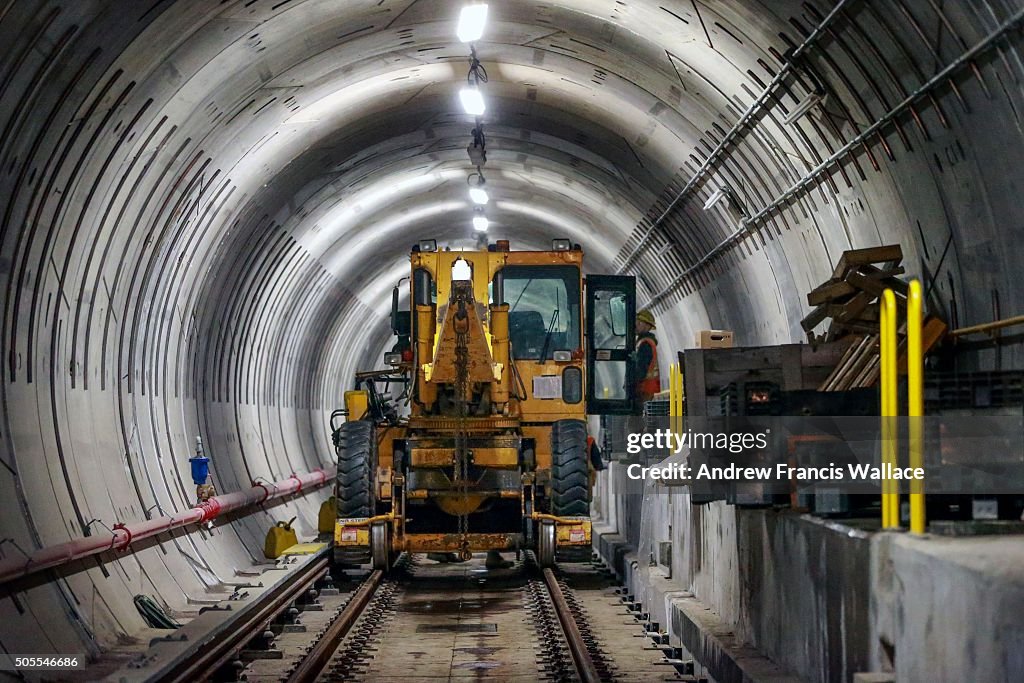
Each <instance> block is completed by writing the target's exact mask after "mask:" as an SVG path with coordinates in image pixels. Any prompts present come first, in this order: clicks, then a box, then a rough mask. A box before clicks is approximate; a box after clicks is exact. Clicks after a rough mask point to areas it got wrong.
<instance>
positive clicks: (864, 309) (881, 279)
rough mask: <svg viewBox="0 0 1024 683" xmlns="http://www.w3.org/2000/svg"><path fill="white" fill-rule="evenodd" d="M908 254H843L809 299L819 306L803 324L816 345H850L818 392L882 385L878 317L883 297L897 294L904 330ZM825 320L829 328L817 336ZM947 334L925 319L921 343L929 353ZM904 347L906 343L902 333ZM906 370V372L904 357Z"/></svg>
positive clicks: (889, 249) (894, 250)
mask: <svg viewBox="0 0 1024 683" xmlns="http://www.w3.org/2000/svg"><path fill="white" fill-rule="evenodd" d="M902 262H903V250H902V249H901V248H900V245H898V244H889V245H885V246H881V247H869V248H867V249H853V250H851V251H846V252H843V255H842V257H841V258H840V259H839V263H838V264H836V267H835V270H834V271H833V272H832V277H830V278H829V279H828V280H827V281H825V282H824V283H822V284H821V285H819V286H818V287H815V288H814V289H813V290H812V291H811V292H810V293H809V294H808V295H807V303H808V304H809V305H811V306H813V307H814V310H813V311H811V313H810V315H808V316H807V317H806V318H804V319H803V320H802V321H801V322H800V325H801V327H803V329H804V332H805V333H806V334H807V339H808V341H810V342H811V344H813V345H817V344H820V343H823V342H839V343H843V344H846V345H847V346H846V350H845V351H844V353H843V356H842V358H841V359H840V361H839V364H838V365H837V366H836V367H835V369H834V370H833V371H832V373H831V374H830V375H829V376H828V377H827V378H826V379H825V381H824V382H823V383H822V384H821V386H820V387H818V390H819V391H845V390H847V389H856V388H861V387H869V386H873V385H875V384H876V383H877V382H878V375H879V356H878V337H879V312H880V308H881V306H880V301H881V297H882V292H884V291H885V290H886V289H891V290H892V291H893V293H894V294H895V295H896V307H897V314H896V319H897V320H898V321H899V325H900V326H901V328H902V326H903V324H904V321H905V320H906V306H907V291H908V285H907V283H906V282H904V281H903V280H901V279H899V277H898V276H899V275H902V274H903V273H904V272H905V270H904V268H903V266H902V265H900V264H901V263H902ZM826 320H828V321H829V325H828V329H827V330H826V331H825V332H824V333H822V334H817V333H815V331H814V330H815V329H816V328H817V327H818V326H819V325H820V324H821V323H823V322H825V321H826ZM945 332H946V325H945V324H944V323H943V322H942V321H941V320H939V319H938V318H935V317H934V316H926V318H925V321H924V327H923V329H922V335H921V336H922V342H923V347H924V351H925V352H926V353H927V351H928V349H930V348H931V347H932V346H933V345H934V344H935V343H936V342H937V341H938V340H939V339H940V338H941V337H942V335H944V334H945ZM899 334H900V339H899V344H900V348H901V349H902V347H903V345H904V342H905V340H904V339H903V332H902V329H901V330H900V333H899ZM900 362H901V365H902V366H903V367H906V359H905V358H903V357H902V350H901V358H900Z"/></svg>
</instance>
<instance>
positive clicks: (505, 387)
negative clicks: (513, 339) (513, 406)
mask: <svg viewBox="0 0 1024 683" xmlns="http://www.w3.org/2000/svg"><path fill="white" fill-rule="evenodd" d="M490 327H491V354H492V357H493V359H494V362H495V363H500V364H501V377H500V379H498V381H497V382H495V383H494V384H492V385H491V402H492V403H497V404H499V405H501V404H505V403H508V393H509V387H510V386H511V377H512V368H511V360H510V358H509V338H508V304H503V305H501V306H498V305H492V306H491V325H490Z"/></svg>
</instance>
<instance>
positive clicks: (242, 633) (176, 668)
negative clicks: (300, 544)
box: [149, 549, 330, 683]
mask: <svg viewBox="0 0 1024 683" xmlns="http://www.w3.org/2000/svg"><path fill="white" fill-rule="evenodd" d="M328 552H329V549H328V550H325V551H321V557H319V558H318V559H316V560H314V561H311V562H309V563H308V564H307V565H306V566H304V567H301V568H300V569H296V570H295V571H294V572H292V574H291V575H289V576H288V578H286V579H284V580H282V581H281V583H280V585H279V586H276V587H275V588H274V589H273V590H272V591H269V592H268V593H266V594H265V595H263V596H261V597H260V602H259V605H258V607H257V608H256V609H254V610H251V613H246V614H245V615H244V616H243V617H241V618H240V619H239V620H238V621H233V622H232V623H231V624H230V628H227V629H224V630H221V631H220V632H217V633H211V634H210V635H209V637H208V638H207V639H206V640H204V641H203V642H199V643H197V644H196V646H195V647H194V648H193V650H192V652H190V653H189V655H188V656H187V657H186V658H185V660H184V661H182V660H178V661H175V662H173V666H171V667H170V670H169V671H165V672H161V673H159V674H157V675H156V676H154V677H152V678H150V679H149V680H150V681H154V682H157V681H158V682H160V683H178V682H179V681H180V682H181V683H194V681H205V680H210V679H211V678H213V676H214V674H216V672H217V671H218V670H219V669H220V668H221V667H223V666H224V665H226V664H228V663H229V662H230V661H231V660H232V658H233V657H235V656H236V655H237V653H238V652H239V651H240V650H241V649H243V648H244V647H245V645H246V643H248V642H249V641H251V640H253V639H254V638H256V637H257V636H259V635H260V633H262V632H263V631H264V630H266V628H267V624H268V622H270V621H271V620H272V619H273V618H274V617H276V616H277V615H278V614H280V613H281V612H283V611H284V610H286V609H287V608H288V607H289V606H290V605H291V604H292V603H293V602H295V600H296V599H297V598H299V597H300V596H301V595H302V594H304V593H305V592H306V591H308V590H309V589H310V588H311V587H312V586H313V584H315V583H316V582H317V581H318V580H319V579H320V578H321V577H322V576H323V575H324V574H325V573H326V572H327V571H328V570H329V569H330V556H329V554H328Z"/></svg>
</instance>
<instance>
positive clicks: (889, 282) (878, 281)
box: [846, 268, 909, 305]
mask: <svg viewBox="0 0 1024 683" xmlns="http://www.w3.org/2000/svg"><path fill="white" fill-rule="evenodd" d="M875 270H877V268H876V269H875ZM879 272H881V271H879ZM846 281H847V282H849V283H850V284H851V285H853V286H854V287H856V288H857V289H859V290H862V291H864V292H868V293H869V294H872V295H873V296H875V297H880V296H882V292H884V291H885V290H886V289H891V290H892V291H894V292H896V293H898V294H901V295H903V297H906V295H907V291H908V289H909V285H908V284H907V283H906V282H904V281H903V280H898V279H896V278H894V277H887V278H876V277H873V275H872V273H871V272H870V271H868V272H865V271H864V270H861V269H859V268H858V269H856V270H851V271H850V272H848V273H847V274H846ZM896 299H897V301H896V303H897V305H899V304H901V303H902V302H901V301H900V297H896Z"/></svg>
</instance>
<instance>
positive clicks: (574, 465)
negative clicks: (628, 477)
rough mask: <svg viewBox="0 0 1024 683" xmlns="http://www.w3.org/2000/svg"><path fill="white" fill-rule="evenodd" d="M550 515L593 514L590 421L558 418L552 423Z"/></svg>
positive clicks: (574, 515)
mask: <svg viewBox="0 0 1024 683" xmlns="http://www.w3.org/2000/svg"><path fill="white" fill-rule="evenodd" d="M551 514H553V515H556V516H558V517H587V516H589V515H590V469H589V457H588V453H587V423H586V422H584V421H583V420H559V421H557V422H555V423H554V424H553V425H552V426H551Z"/></svg>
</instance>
